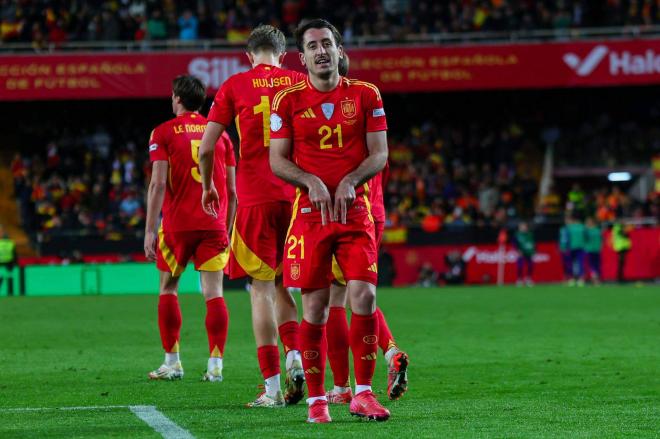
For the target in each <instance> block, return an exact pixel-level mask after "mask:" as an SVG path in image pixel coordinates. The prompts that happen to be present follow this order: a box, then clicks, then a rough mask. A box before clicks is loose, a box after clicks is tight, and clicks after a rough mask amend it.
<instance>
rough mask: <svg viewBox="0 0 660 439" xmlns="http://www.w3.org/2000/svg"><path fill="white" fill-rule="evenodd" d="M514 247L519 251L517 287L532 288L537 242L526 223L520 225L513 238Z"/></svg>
mask: <svg viewBox="0 0 660 439" xmlns="http://www.w3.org/2000/svg"><path fill="white" fill-rule="evenodd" d="M513 245H514V247H515V248H516V250H518V261H517V274H518V278H517V281H516V283H517V285H518V286H521V285H527V286H528V287H531V286H532V285H534V283H533V282H532V275H533V274H534V254H536V241H535V240H534V234H533V233H532V232H531V231H530V230H529V225H528V224H527V223H526V222H525V221H521V222H520V224H518V230H517V231H516V233H515V235H514V237H513Z"/></svg>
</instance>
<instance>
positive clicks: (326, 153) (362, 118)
mask: <svg viewBox="0 0 660 439" xmlns="http://www.w3.org/2000/svg"><path fill="white" fill-rule="evenodd" d="M270 129H271V138H272V139H292V151H293V152H292V160H293V161H294V162H295V163H296V164H297V165H298V167H300V169H302V170H303V171H305V172H308V173H310V174H314V175H316V176H317V177H319V178H320V179H321V180H322V181H323V183H325V185H326V186H327V188H328V190H329V191H330V194H331V195H332V196H333V197H334V193H335V190H336V189H337V186H338V185H339V182H340V181H341V179H342V178H344V177H345V176H346V175H347V174H349V173H351V172H352V171H354V170H355V169H356V168H357V167H358V166H359V165H360V163H362V161H363V160H364V159H365V158H366V157H367V156H368V155H369V151H368V149H367V133H368V132H376V131H385V130H387V121H386V119H385V110H384V109H383V100H382V99H381V96H380V92H379V91H378V88H377V87H376V86H375V85H373V84H370V83H367V82H363V81H358V80H355V79H348V78H344V77H341V78H340V82H339V85H338V86H337V87H336V88H335V89H334V90H332V91H329V92H321V91H319V90H317V89H315V88H314V86H313V85H312V84H311V82H310V81H309V79H306V80H305V81H304V82H301V83H299V84H296V85H294V86H292V87H289V88H288V89H285V90H282V91H281V92H279V93H278V94H277V95H275V98H274V99H273V109H272V114H271V119H270ZM368 190H369V185H368V184H364V185H363V186H360V187H358V188H356V189H355V192H356V200H355V203H354V204H353V206H352V208H351V209H350V211H349V216H351V214H352V215H354V214H353V212H358V211H360V210H362V209H370V207H371V203H370V200H369V198H368V194H367V192H368ZM301 195H302V196H301V197H300V199H299V200H298V208H299V209H300V211H299V212H298V213H303V214H308V215H305V218H310V219H313V220H314V221H320V220H321V215H320V212H319V211H316V210H313V209H311V207H312V205H311V203H310V201H309V197H308V195H307V193H306V191H304V190H303V191H301Z"/></svg>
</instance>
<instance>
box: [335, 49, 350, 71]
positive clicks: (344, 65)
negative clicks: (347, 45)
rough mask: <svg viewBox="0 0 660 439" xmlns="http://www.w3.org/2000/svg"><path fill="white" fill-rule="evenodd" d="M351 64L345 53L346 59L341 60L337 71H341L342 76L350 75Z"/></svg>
mask: <svg viewBox="0 0 660 439" xmlns="http://www.w3.org/2000/svg"><path fill="white" fill-rule="evenodd" d="M349 64H350V62H349V59H348V55H347V54H346V52H344V57H343V58H339V64H337V70H339V74H340V75H341V76H346V75H348V66H349Z"/></svg>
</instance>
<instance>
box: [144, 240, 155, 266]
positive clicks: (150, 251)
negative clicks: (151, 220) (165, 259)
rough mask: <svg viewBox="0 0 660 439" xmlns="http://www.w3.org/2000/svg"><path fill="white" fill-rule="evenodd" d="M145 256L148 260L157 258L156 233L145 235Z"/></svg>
mask: <svg viewBox="0 0 660 439" xmlns="http://www.w3.org/2000/svg"><path fill="white" fill-rule="evenodd" d="M144 256H146V258H147V260H149V261H155V260H156V234H155V233H146V234H145V235H144Z"/></svg>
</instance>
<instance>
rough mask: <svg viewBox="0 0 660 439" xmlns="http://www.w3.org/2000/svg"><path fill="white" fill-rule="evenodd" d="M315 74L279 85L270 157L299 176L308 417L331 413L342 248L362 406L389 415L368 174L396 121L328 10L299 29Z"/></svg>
mask: <svg viewBox="0 0 660 439" xmlns="http://www.w3.org/2000/svg"><path fill="white" fill-rule="evenodd" d="M296 43H297V46H298V50H299V51H300V52H301V53H300V59H301V62H302V63H303V64H304V65H305V67H306V68H307V70H308V76H307V79H306V80H305V81H303V82H301V83H298V84H296V85H294V86H292V87H289V88H287V89H285V90H282V91H281V92H279V93H278V94H277V95H276V96H275V98H274V99H273V104H272V114H271V118H270V128H271V146H270V164H271V168H272V169H273V172H274V173H275V175H277V176H278V177H280V178H282V179H283V180H285V181H287V182H289V183H291V184H293V185H295V186H296V187H297V190H296V198H295V201H294V204H293V208H292V220H291V224H290V226H289V231H288V233H287V239H286V248H285V264H284V284H285V286H291V287H299V288H301V289H302V292H303V297H302V298H303V321H302V323H301V329H300V338H301V350H302V352H303V367H304V369H305V377H306V380H307V388H308V392H309V398H308V399H307V403H308V405H309V415H308V418H307V420H308V422H323V423H324V422H330V421H331V418H330V415H329V411H328V402H327V398H326V396H325V390H324V386H323V381H324V375H325V361H326V349H325V346H324V343H323V338H324V333H325V325H326V322H327V318H328V308H329V297H330V291H329V287H330V281H331V277H332V257H333V255H334V256H335V258H336V260H337V263H338V265H339V266H340V268H341V270H342V273H343V275H344V278H345V280H346V281H347V294H348V298H349V301H350V305H351V310H352V312H353V314H352V318H351V327H350V330H349V340H350V346H351V350H352V352H353V359H354V370H355V383H356V389H355V396H354V397H353V400H352V401H351V404H350V412H351V414H353V415H356V416H360V417H364V418H367V419H375V420H380V421H384V420H386V419H388V418H389V416H390V413H389V411H388V410H387V409H385V408H384V407H383V406H382V405H380V403H379V402H378V401H377V400H376V398H375V396H374V394H373V393H372V391H371V381H372V378H373V373H374V369H375V365H376V358H377V346H378V318H377V316H376V313H375V310H376V283H377V271H378V268H377V248H376V236H375V233H376V231H375V225H374V218H373V216H372V214H371V202H370V200H369V196H368V193H369V185H368V181H369V180H370V179H371V178H372V177H374V176H375V175H376V174H378V173H379V172H380V171H381V170H382V169H383V167H384V166H385V163H386V162H387V132H386V130H387V122H386V119H385V110H384V109H383V102H382V99H381V96H380V92H379V91H378V89H377V88H376V86H374V85H373V84H369V83H366V82H362V81H357V80H350V79H347V78H344V77H341V76H340V75H339V73H338V64H339V59H340V58H342V57H343V56H344V52H343V47H342V44H341V35H340V34H339V32H338V31H337V29H336V28H335V27H334V26H333V25H332V24H330V23H329V22H327V21H325V20H321V19H316V20H311V21H308V22H306V23H304V24H302V25H301V26H300V27H299V28H298V29H297V31H296Z"/></svg>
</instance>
